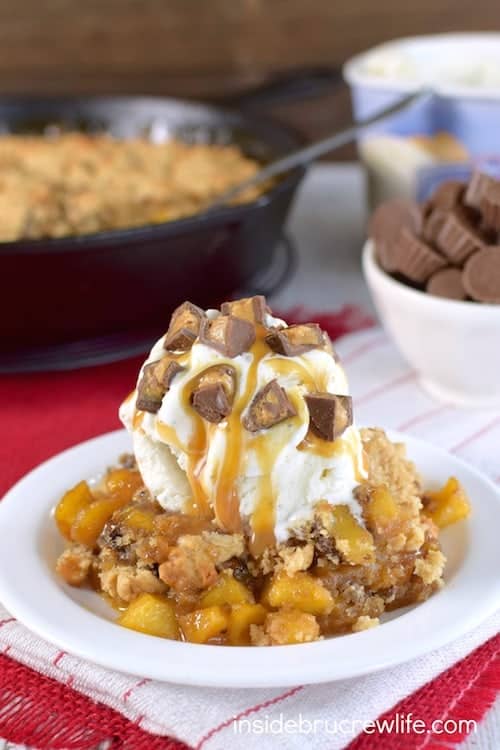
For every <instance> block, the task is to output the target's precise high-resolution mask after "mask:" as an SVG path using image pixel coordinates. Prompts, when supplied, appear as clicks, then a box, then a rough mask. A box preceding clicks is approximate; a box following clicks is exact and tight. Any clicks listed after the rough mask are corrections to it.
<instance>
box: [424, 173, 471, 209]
mask: <svg viewBox="0 0 500 750" xmlns="http://www.w3.org/2000/svg"><path fill="white" fill-rule="evenodd" d="M465 187H466V185H465V182H460V181H459V180H447V181H446V182H442V183H441V185H439V186H438V187H437V188H436V190H435V191H434V193H433V195H432V198H431V200H430V203H431V205H432V208H433V210H434V209H436V208H439V209H441V210H442V211H451V210H452V209H453V208H455V206H459V205H460V203H461V201H462V197H463V195H464V191H465Z"/></svg>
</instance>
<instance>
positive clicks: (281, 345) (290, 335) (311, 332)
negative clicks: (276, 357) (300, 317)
mask: <svg viewBox="0 0 500 750" xmlns="http://www.w3.org/2000/svg"><path fill="white" fill-rule="evenodd" d="M266 343H267V345H268V346H269V348H270V349H272V350H273V352H276V353H277V354H284V355H285V357H295V356H297V355H299V354H304V352H309V351H311V349H319V348H321V347H323V345H324V344H325V339H324V335H323V331H322V330H321V328H320V327H319V325H318V324H317V323H300V324H299V325H295V326H288V328H272V329H271V330H270V331H269V333H268V334H267V336H266Z"/></svg>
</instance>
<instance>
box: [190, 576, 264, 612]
mask: <svg viewBox="0 0 500 750" xmlns="http://www.w3.org/2000/svg"><path fill="white" fill-rule="evenodd" d="M253 600H254V599H253V596H252V594H251V592H250V591H249V590H248V589H247V587H246V586H244V585H243V584H242V583H240V582H239V581H237V580H236V578H235V577H234V576H233V575H232V573H231V571H225V572H223V573H221V575H220V576H219V578H218V579H217V582H216V583H215V584H214V585H213V586H212V588H211V589H209V590H208V591H207V592H206V594H205V595H204V596H203V597H202V599H201V605H202V606H203V607H211V606H213V605H224V604H244V603H245V602H253Z"/></svg>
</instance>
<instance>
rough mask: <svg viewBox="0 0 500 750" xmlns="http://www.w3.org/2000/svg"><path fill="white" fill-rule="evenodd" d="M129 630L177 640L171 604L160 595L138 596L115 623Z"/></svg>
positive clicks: (177, 629) (177, 630)
mask: <svg viewBox="0 0 500 750" xmlns="http://www.w3.org/2000/svg"><path fill="white" fill-rule="evenodd" d="M117 622H118V623H119V624H120V625H123V627H125V628H130V629H131V630H138V631H139V632H140V633H146V634H147V635H156V636H158V638H170V639H172V640H178V639H179V626H178V624H177V618H176V616H175V611H174V607H173V605H172V603H171V602H169V601H168V599H166V598H165V597H164V596H161V595H160V594H145V593H144V594H139V596H138V597H137V598H136V599H134V600H133V601H132V602H130V604H129V605H128V607H127V609H126V610H125V611H124V612H123V613H122V614H121V615H120V617H119V618H118V621H117Z"/></svg>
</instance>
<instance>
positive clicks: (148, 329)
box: [0, 72, 336, 371]
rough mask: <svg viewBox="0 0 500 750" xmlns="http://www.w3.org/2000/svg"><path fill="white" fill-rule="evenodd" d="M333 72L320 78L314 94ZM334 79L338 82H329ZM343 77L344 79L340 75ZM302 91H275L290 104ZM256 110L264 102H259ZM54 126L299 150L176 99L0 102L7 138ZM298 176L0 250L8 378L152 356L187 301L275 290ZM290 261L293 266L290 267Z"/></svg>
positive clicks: (271, 154)
mask: <svg viewBox="0 0 500 750" xmlns="http://www.w3.org/2000/svg"><path fill="white" fill-rule="evenodd" d="M326 78H327V74H324V73H322V72H320V73H318V75H317V76H316V79H315V77H314V76H313V77H312V80H313V83H315V84H316V86H317V85H318V82H319V84H320V85H321V83H323V85H324V84H325V80H326ZM330 78H331V75H330ZM333 79H334V80H336V75H335V74H334V76H333ZM294 87H295V88H298V93H299V94H300V96H303V95H304V94H305V95H307V94H308V90H307V86H306V87H305V89H306V90H304V85H303V82H302V84H301V81H300V78H299V81H298V83H297V80H296V79H295V80H294V81H293V85H290V81H286V82H285V85H284V86H283V87H280V84H279V83H278V84H275V85H274V86H273V87H271V89H269V88H268V89H267V90H266V91H264V92H263V95H264V98H265V97H267V98H269V97H270V98H271V99H275V98H276V96H275V95H274V94H275V93H276V91H274V92H273V88H275V89H277V91H278V92H279V91H280V90H282V89H284V91H285V95H287V93H288V94H289V93H290V88H291V89H292V96H293V95H294V93H293V89H294ZM250 101H252V103H253V105H255V104H256V103H258V93H257V92H255V91H254V92H252V94H251V96H250ZM48 124H57V125H58V126H61V127H63V128H66V129H84V130H85V131H103V130H105V131H107V132H110V133H112V134H113V135H114V136H117V137H123V138H127V137H131V136H137V135H143V136H150V137H153V138H164V137H168V136H171V135H175V136H176V137H178V138H181V139H183V140H186V141H200V140H201V141H203V142H208V143H235V144H237V145H239V146H240V147H241V148H242V149H243V151H244V152H245V153H246V154H248V155H250V156H252V157H254V158H256V159H258V160H259V161H261V162H263V163H265V162H267V161H269V160H272V159H275V158H277V157H279V156H280V155H283V154H286V153H287V152H289V151H291V150H293V149H294V148H296V147H297V146H298V145H300V143H301V139H300V138H299V137H298V136H297V135H296V134H295V133H294V132H292V131H291V130H290V129H288V128H285V127H284V126H281V125H278V124H276V123H273V122H271V121H267V120H264V119H261V118H256V117H255V116H253V115H249V114H245V113H243V112H236V111H230V110H226V109H223V108H219V107H215V106H210V105H205V104H199V103H193V102H188V101H183V100H178V99H167V98H144V97H85V98H76V97H71V98H57V99H38V98H33V97H14V98H7V99H3V100H0V128H1V129H2V130H4V131H5V132H41V131H43V129H44V128H45V127H46V126H47V125H48ZM303 174H304V170H303V169H296V170H294V171H293V172H291V173H289V174H288V175H286V176H285V177H284V178H283V179H281V180H280V181H279V182H278V183H277V184H276V185H275V186H274V187H272V188H271V189H270V190H269V191H267V192H266V193H265V194H264V195H263V196H261V197H260V198H259V199H258V200H256V201H255V202H253V203H249V204H245V205H239V206H234V207H222V208H219V209H217V210H215V211H213V212H210V213H206V214H197V215H195V216H192V217H188V218H185V219H181V220H176V221H171V222H168V223H164V224H158V225H155V226H145V227H139V228H133V229H128V230H116V231H110V232H101V233H98V234H93V235H84V236H80V237H64V238H60V239H47V240H31V241H18V242H9V243H0V280H1V294H0V371H16V370H17V371H20V370H30V369H62V368H66V367H74V366H81V365H84V364H91V363H95V362H98V361H110V360H112V359H117V358H119V357H121V356H126V355H128V354H131V353H134V352H138V351H144V350H145V349H146V348H147V346H149V344H150V342H151V341H152V339H154V337H155V336H158V335H160V334H161V333H162V332H163V330H164V328H165V325H166V321H168V319H169V314H170V313H171V311H172V310H173V309H174V308H175V307H176V306H177V305H178V304H179V303H181V302H182V301H184V300H185V299H190V300H193V301H195V302H196V303H197V304H198V305H200V306H203V307H208V306H214V305H217V304H218V303H220V302H221V301H223V300H224V299H227V298H230V297H231V296H232V295H233V294H234V293H235V292H237V291H239V290H249V291H262V292H264V293H265V292H268V293H269V292H270V291H271V290H270V289H268V288H265V287H266V283H265V282H264V281H263V280H262V279H263V274H265V272H266V271H268V269H269V267H270V266H272V265H273V263H274V262H275V260H276V258H275V253H276V248H277V246H278V241H279V239H280V236H281V234H282V229H283V223H284V221H285V218H286V215H287V211H288V209H289V207H290V204H291V201H292V198H293V195H294V193H295V191H296V189H297V186H298V185H299V183H300V180H301V179H302V177H303ZM286 265H287V264H286V263H285V268H286Z"/></svg>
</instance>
